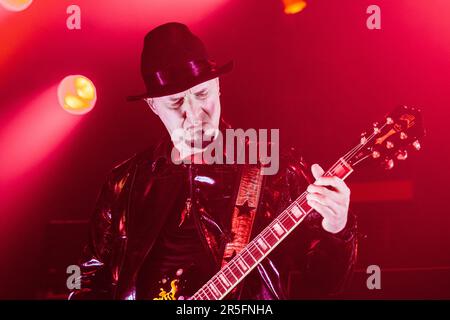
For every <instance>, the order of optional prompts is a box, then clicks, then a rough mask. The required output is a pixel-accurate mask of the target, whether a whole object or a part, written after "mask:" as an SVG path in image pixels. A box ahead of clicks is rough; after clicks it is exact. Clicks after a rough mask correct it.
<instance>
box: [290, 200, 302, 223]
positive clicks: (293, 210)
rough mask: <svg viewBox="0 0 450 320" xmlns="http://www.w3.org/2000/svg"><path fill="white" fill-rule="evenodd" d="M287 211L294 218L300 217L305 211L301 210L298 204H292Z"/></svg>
mask: <svg viewBox="0 0 450 320" xmlns="http://www.w3.org/2000/svg"><path fill="white" fill-rule="evenodd" d="M295 203H296V204H298V203H297V201H295ZM289 213H291V214H293V215H294V217H295V218H296V219H300V218H301V217H302V216H303V215H304V214H305V213H306V212H302V210H301V208H299V207H298V205H294V206H293V207H292V208H291V210H289Z"/></svg>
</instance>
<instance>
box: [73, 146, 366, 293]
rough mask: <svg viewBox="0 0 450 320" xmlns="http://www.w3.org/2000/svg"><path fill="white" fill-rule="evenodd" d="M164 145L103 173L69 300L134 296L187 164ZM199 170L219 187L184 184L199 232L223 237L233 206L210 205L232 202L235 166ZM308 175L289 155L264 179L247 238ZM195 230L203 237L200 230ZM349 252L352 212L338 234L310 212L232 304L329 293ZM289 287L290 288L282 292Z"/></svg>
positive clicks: (348, 267) (347, 265)
mask: <svg viewBox="0 0 450 320" xmlns="http://www.w3.org/2000/svg"><path fill="white" fill-rule="evenodd" d="M170 147H171V145H170V143H167V142H162V143H160V144H159V145H158V146H157V147H155V148H150V149H149V150H146V151H145V152H142V153H139V154H136V155H135V156H133V157H132V158H130V159H128V160H127V161H125V162H123V163H121V164H120V165H118V166H117V167H115V168H114V169H113V170H112V172H111V173H110V174H109V176H108V178H107V180H106V182H105V184H104V186H103V188H102V190H101V192H100V194H99V197H98V200H97V204H96V207H95V210H94V213H93V215H92V217H91V223H90V238H89V242H88V245H87V246H86V247H85V249H84V252H83V256H82V260H81V262H80V267H81V269H82V277H81V280H82V281H81V289H79V290H74V291H73V292H72V293H71V294H70V296H69V298H70V299H135V298H136V294H135V293H136V291H135V288H136V279H137V275H138V272H139V269H140V266H141V265H142V264H143V262H144V260H145V258H146V256H147V254H148V253H149V252H150V251H151V249H152V246H153V245H154V243H155V240H156V239H157V237H158V234H159V232H160V230H161V228H162V227H163V225H164V222H165V221H166V220H165V218H166V217H167V215H168V214H169V213H170V209H169V208H171V206H170V204H171V203H172V202H173V201H175V199H174V196H173V195H175V194H177V192H173V191H174V190H175V189H176V188H178V187H179V184H180V180H181V177H182V176H183V175H184V174H185V173H186V171H187V170H189V166H186V165H174V164H172V163H171V161H170V158H169V157H170ZM200 171H201V174H202V175H207V176H208V175H209V176H210V177H212V178H211V179H213V180H214V181H215V182H216V184H218V185H219V186H220V187H219V188H215V189H214V190H213V191H210V190H208V189H207V188H208V186H202V185H201V183H199V182H198V181H200V180H201V179H195V178H194V179H193V180H191V181H194V182H193V183H195V184H196V185H195V186H193V187H194V188H193V189H194V190H195V193H196V197H198V198H199V199H200V202H199V203H200V206H201V207H202V208H206V209H207V211H208V214H207V215H205V217H206V218H207V219H201V221H200V223H199V224H198V226H199V225H201V224H208V223H210V224H211V223H212V224H213V225H214V224H215V225H216V229H218V231H217V232H218V233H223V234H225V233H226V232H227V230H228V229H227V228H228V226H229V224H228V225H227V223H226V221H227V218H228V220H230V217H231V212H232V210H231V209H232V208H231V207H230V210H222V211H221V212H226V213H225V216H223V214H222V216H221V217H219V216H217V215H215V209H214V206H215V205H216V204H217V203H219V205H220V206H222V207H223V204H220V203H221V201H222V200H224V199H225V198H230V195H231V198H230V199H231V200H230V201H232V200H234V199H233V197H232V194H233V193H234V192H236V191H237V190H236V189H237V188H236V187H235V186H236V181H239V177H240V170H239V165H209V166H206V165H205V166H202V167H201V168H200ZM309 172H310V169H309V168H308V166H307V165H306V164H305V162H304V161H303V159H302V158H300V157H297V156H295V155H294V154H293V153H292V152H289V153H287V155H284V156H283V157H282V158H281V159H280V169H279V171H278V173H277V174H276V175H273V176H265V180H264V183H263V189H262V194H261V197H260V203H259V207H258V213H257V218H256V220H255V223H254V227H253V232H252V233H253V236H255V235H256V234H258V233H259V231H261V230H262V229H263V228H264V227H265V226H266V225H267V224H268V223H269V222H270V221H271V220H272V219H273V218H274V217H276V216H277V215H278V214H279V213H280V212H282V211H283V210H284V209H285V208H286V207H287V206H288V205H289V204H290V202H291V201H292V200H294V199H295V198H297V196H298V195H300V194H301V193H302V192H303V191H304V190H305V189H306V187H307V185H308V184H309V183H310V182H311V181H312V180H311V176H310V174H309ZM195 174H198V171H194V175H195ZM229 203H231V202H229ZM231 204H232V205H233V204H234V203H231ZM218 211H220V210H218ZM200 216H201V215H200ZM211 220H212V221H211ZM198 229H199V232H200V233H201V238H202V239H204V238H205V234H204V231H202V227H198ZM219 236H220V235H219ZM219 238H221V239H223V238H225V237H219ZM203 242H204V245H205V246H207V248H208V250H209V252H210V253H211V259H209V260H210V261H215V263H216V268H217V270H218V268H219V265H220V264H219V262H218V261H220V258H219V259H217V253H216V252H212V251H211V247H210V246H208V244H207V241H206V240H205V241H203ZM356 246H357V242H356V219H355V217H354V216H353V214H352V213H350V215H349V219H348V222H347V225H346V227H345V229H344V230H343V231H341V232H340V233H338V234H335V235H333V234H331V233H328V232H326V231H325V230H323V228H322V227H321V217H320V215H319V214H318V213H316V212H312V213H310V214H309V216H308V217H307V218H306V219H305V220H304V221H303V222H302V224H301V225H300V226H299V227H297V229H295V230H294V231H293V232H292V233H291V234H290V235H289V236H288V238H287V239H285V241H284V242H283V243H281V244H280V245H279V246H278V247H277V248H276V249H275V250H274V251H273V252H272V253H270V255H269V256H268V257H267V258H266V259H265V260H263V261H262V263H261V264H260V265H258V267H257V269H255V270H253V271H252V273H251V274H249V276H248V277H247V278H246V279H245V280H244V282H243V283H242V285H241V287H240V290H239V291H238V292H237V296H235V298H237V299H289V298H291V296H290V292H292V291H295V292H296V297H297V298H301V297H305V298H321V297H327V296H330V295H333V294H335V293H337V292H339V290H341V289H342V288H343V286H344V285H345V283H346V281H347V280H348V278H349V276H350V274H351V271H352V268H353V266H354V264H355V260H356ZM214 258H216V259H215V260H214ZM213 263H214V262H213ZM292 272H297V273H296V274H297V275H298V278H297V279H300V281H298V282H296V283H294V284H293V283H292V281H290V279H289V278H290V275H292V274H293V273H292ZM289 284H290V285H295V286H296V287H295V288H292V287H291V288H289ZM294 289H295V290H294Z"/></svg>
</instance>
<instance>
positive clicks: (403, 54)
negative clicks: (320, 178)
mask: <svg viewBox="0 0 450 320" xmlns="http://www.w3.org/2000/svg"><path fill="white" fill-rule="evenodd" d="M71 4H77V5H79V6H80V8H81V19H82V20H81V23H82V25H81V26H82V29H81V30H68V29H67V28H66V19H67V17H68V15H67V14H66V8H67V7H68V6H69V5H71ZM371 4H377V5H378V6H379V7H380V8H381V30H368V29H367V27H366V19H367V17H368V15H367V14H366V8H367V7H368V6H369V5H371ZM168 21H180V22H184V23H187V24H188V25H189V26H190V28H191V29H192V30H193V31H194V32H195V33H197V34H198V35H199V36H200V37H201V38H202V39H203V40H204V41H205V43H206V45H207V46H208V48H209V51H210V55H211V56H212V57H214V58H215V60H217V61H218V62H219V63H225V62H226V61H228V60H229V59H233V60H234V61H235V68H234V70H233V72H232V73H230V74H228V75H226V76H224V77H223V78H222V80H221V89H222V96H221V98H222V108H223V115H224V116H225V118H226V119H228V121H229V122H231V123H232V124H233V125H234V126H236V127H242V128H248V127H254V128H280V136H281V140H282V142H283V144H285V145H293V146H295V147H296V148H298V149H299V150H300V151H301V152H302V153H303V154H304V155H305V156H306V158H307V159H308V160H309V161H310V162H319V163H320V164H322V165H323V166H325V167H326V166H328V165H331V164H332V163H333V162H334V160H336V159H337V158H338V157H339V156H340V155H342V154H343V153H345V152H346V151H347V149H348V148H349V147H352V146H353V145H354V144H355V143H356V142H357V139H358V137H359V134H360V132H362V131H365V130H366V129H367V128H369V127H370V125H371V123H372V122H373V121H375V120H378V119H380V117H382V116H383V115H384V114H385V113H386V112H388V111H389V110H391V109H393V108H394V107H395V106H397V105H399V104H406V105H413V106H418V107H421V108H422V111H423V117H424V123H425V126H426V129H427V136H426V137H425V139H424V140H423V143H422V144H423V150H422V151H421V152H420V153H418V154H415V155H414V156H412V157H411V159H409V160H408V161H407V162H404V163H401V164H399V165H398V167H397V168H396V170H395V171H393V172H389V173H386V174H385V173H383V172H382V171H381V170H378V169H372V170H369V171H365V172H361V174H359V175H356V174H355V175H354V177H353V176H352V177H351V178H350V179H349V184H352V183H353V184H354V185H355V188H356V189H355V196H356V198H355V199H353V200H354V201H353V205H354V207H355V210H357V211H358V212H359V217H360V231H361V234H362V235H365V236H362V237H361V243H360V244H361V245H360V259H359V262H358V270H362V271H363V273H362V274H364V271H365V269H366V267H367V266H368V265H370V264H378V265H380V267H381V268H382V270H383V268H384V270H386V271H387V273H386V274H389V272H402V271H403V273H401V274H402V275H403V277H405V281H404V282H398V281H397V282H395V281H393V282H392V283H391V284H389V283H388V282H386V286H384V289H385V291H383V290H381V291H380V293H379V294H378V295H375V294H372V293H368V292H367V293H364V292H362V293H361V292H360V293H357V294H355V295H356V296H357V297H369V298H371V297H374V298H376V297H381V298H392V297H394V298H395V297H406V298H408V297H410V298H411V297H412V298H424V297H431V298H436V297H450V283H449V282H448V281H449V279H450V276H449V273H450V271H449V269H450V254H449V250H448V247H449V245H450V232H449V226H450V215H449V214H450V212H449V209H448V204H447V201H446V200H447V199H448V184H447V181H448V180H449V178H450V174H449V172H448V170H447V169H445V165H446V164H448V163H449V162H450V157H449V155H450V153H449V148H448V136H449V134H448V132H447V131H446V129H447V128H448V125H447V119H448V116H449V115H450V111H449V110H448V108H449V106H450V95H449V94H448V89H449V83H450V81H449V75H450V73H449V71H450V58H449V57H450V2H449V1H446V0H431V1H419V0H403V1H402V0H395V1H392V0H389V1H387V0H376V1H364V0H358V1H319V0H316V1H308V6H307V8H306V9H305V10H304V11H303V12H301V13H299V14H297V15H292V16H288V15H285V14H284V13H283V6H282V3H281V1H278V0H270V1H269V0H266V1H261V0H246V1H239V0H215V1H214V0H211V1H206V0H205V1H200V0H196V1H184V0H172V1H166V0H158V1H143V0H129V1H126V2H125V1H123V2H122V1H115V2H114V3H112V1H107V0H101V1H86V0H76V1H56V0H53V1H35V2H34V3H33V4H32V5H31V6H30V7H29V8H28V9H27V10H25V11H24V12H20V13H8V12H6V11H5V10H4V9H3V8H1V7H0V154H1V156H0V160H1V163H0V177H1V178H2V180H1V181H0V197H1V201H0V250H1V261H0V297H2V298H36V297H46V292H47V291H45V290H46V289H45V288H44V287H45V285H46V284H45V279H46V277H47V276H48V273H49V271H48V268H47V267H48V266H47V263H48V261H49V258H48V255H49V252H52V253H53V254H54V255H55V257H53V258H54V260H55V261H57V260H58V256H59V255H61V256H62V255H63V254H69V253H70V254H71V255H72V256H74V257H76V256H77V255H78V253H79V252H71V248H73V247H75V248H78V243H80V242H81V241H83V240H84V238H82V237H84V236H85V233H83V232H81V234H80V233H76V232H74V233H71V232H72V231H70V230H72V229H67V230H68V231H67V232H66V233H65V237H66V238H65V239H64V240H62V239H60V240H54V239H53V240H49V232H50V231H49V228H51V227H49V226H52V225H55V224H58V221H61V220H62V221H66V222H67V220H75V222H76V221H79V220H81V221H83V220H86V219H87V218H88V217H89V215H90V213H91V210H92V208H93V205H94V201H95V197H96V195H97V192H98V189H99V188H100V186H101V184H102V182H103V180H104V178H105V176H106V174H107V173H108V171H109V170H110V169H111V168H112V167H113V166H114V165H115V164H117V163H119V162H121V161H122V160H124V159H126V158H127V157H129V156H131V155H132V154H133V153H134V152H136V151H140V150H143V149H145V148H146V147H147V146H148V145H149V144H150V143H152V141H154V139H157V138H158V137H159V136H160V135H161V132H162V131H161V130H163V128H162V126H161V125H160V123H159V120H158V119H157V118H155V116H154V115H153V114H152V113H151V112H150V111H149V110H148V109H147V108H146V106H145V104H143V103H131V104H130V103H127V102H125V97H126V96H127V95H130V94H136V93H140V92H142V91H143V90H144V85H143V82H142V80H141V79H140V73H139V58H140V51H141V49H142V40H143V37H144V35H145V34H146V33H147V32H148V31H149V30H150V29H152V28H153V27H155V26H157V25H158V24H161V23H164V22H168ZM69 74H82V75H85V76H87V77H88V78H90V79H91V80H92V81H93V82H94V83H95V85H96V88H97V93H98V101H97V105H96V107H95V108H94V109H93V110H92V111H91V112H90V113H89V114H87V115H84V116H81V117H76V116H72V115H69V114H65V113H64V112H63V111H62V109H60V108H59V107H58V105H57V100H56V89H55V88H56V87H55V86H56V85H57V84H58V83H59V81H61V80H62V79H63V78H64V77H65V76H67V75H69ZM386 180H389V181H391V182H392V181H393V184H389V186H391V187H386V188H385V189H383V188H381V189H380V188H379V186H380V184H379V183H380V182H382V183H387V182H386ZM374 181H376V182H377V184H374V185H373V184H371V183H372V182H374ZM389 181H388V182H389ZM389 183H390V182H389ZM381 185H382V184H381ZM392 186H394V187H392ZM364 188H369V191H371V192H369V194H375V196H374V197H370V196H369V197H367V195H366V196H364V195H365V194H367V189H364ZM399 188H400V189H399ZM397 191H398V197H396V196H395V195H396V192H397ZM358 194H359V195H358ZM376 194H378V195H379V196H376ZM387 194H393V196H392V197H389V196H386V195H387ZM49 221H53V224H50V225H49ZM81 229H83V228H81ZM44 266H45V267H44ZM404 268H407V269H404ZM415 270H418V271H415ZM433 270H434V271H436V270H437V271H439V270H441V271H442V270H443V272H444V274H443V275H439V276H437V277H436V279H435V280H434V282H430V281H426V279H434V278H433V277H431V276H430V272H434V271H433ZM51 272H52V271H50V273H51ZM408 272H410V273H408ZM411 272H412V273H411ZM439 272H440V271H439ZM364 277H365V276H364ZM364 277H363V278H364ZM427 277H428V278H427ZM393 278H396V277H393ZM43 279H44V280H43ZM386 279H390V278H389V277H387V278H386ZM59 281H61V285H64V283H65V279H64V278H61V279H60V280H59ZM389 286H391V287H389ZM389 289H391V291H389ZM383 292H385V293H386V295H383ZM389 292H390V293H389ZM388 293H389V294H388ZM47 296H48V295H47Z"/></svg>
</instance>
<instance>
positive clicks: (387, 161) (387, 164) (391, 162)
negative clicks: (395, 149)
mask: <svg viewBox="0 0 450 320" xmlns="http://www.w3.org/2000/svg"><path fill="white" fill-rule="evenodd" d="M393 167H394V160H392V159H389V158H386V159H385V160H384V168H385V169H386V170H391V169H392V168H393Z"/></svg>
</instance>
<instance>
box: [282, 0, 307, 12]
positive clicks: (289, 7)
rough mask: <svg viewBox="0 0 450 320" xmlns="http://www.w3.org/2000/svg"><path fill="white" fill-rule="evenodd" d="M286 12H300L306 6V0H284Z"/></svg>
mask: <svg viewBox="0 0 450 320" xmlns="http://www.w3.org/2000/svg"><path fill="white" fill-rule="evenodd" d="M283 3H284V13H286V14H295V13H299V12H300V11H302V10H303V9H304V8H305V7H306V1H305V0H283Z"/></svg>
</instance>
